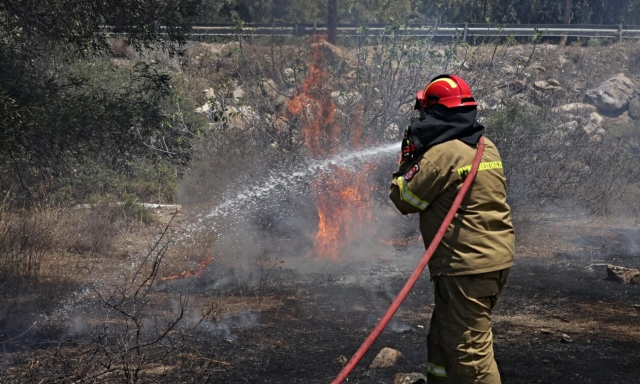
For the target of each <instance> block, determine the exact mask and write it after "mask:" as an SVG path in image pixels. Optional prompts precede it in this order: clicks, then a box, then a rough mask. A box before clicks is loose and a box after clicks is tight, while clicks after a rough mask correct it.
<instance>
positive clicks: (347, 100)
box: [331, 91, 364, 108]
mask: <svg viewBox="0 0 640 384" xmlns="http://www.w3.org/2000/svg"><path fill="white" fill-rule="evenodd" d="M331 100H333V102H334V103H335V104H336V106H338V107H339V108H344V107H347V106H352V107H354V106H356V105H358V104H360V103H362V101H363V100H364V98H363V97H362V95H361V94H360V93H358V92H341V91H335V92H331Z"/></svg>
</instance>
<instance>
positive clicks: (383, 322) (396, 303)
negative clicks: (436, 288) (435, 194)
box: [331, 136, 484, 384]
mask: <svg viewBox="0 0 640 384" xmlns="http://www.w3.org/2000/svg"><path fill="white" fill-rule="evenodd" d="M483 153H484V138H483V137H482V136H481V137H480V141H479V142H478V150H477V151H476V157H475V158H474V159H473V165H472V166H471V171H470V172H469V174H468V175H467V178H466V179H465V180H464V183H462V188H460V191H459V192H458V195H457V196H456V199H455V200H454V201H453V205H452V206H451V209H450V210H449V213H447V216H446V217H445V218H444V221H443V222H442V225H440V228H439V229H438V232H437V233H436V235H435V237H434V238H433V240H432V241H431V244H429V248H427V251H426V252H425V253H424V255H423V256H422V260H420V263H419V264H418V266H417V267H416V269H415V270H414V271H413V273H412V274H411V276H410V277H409V280H407V282H406V283H405V284H404V287H402V290H401V291H400V293H398V296H397V297H396V298H395V299H394V300H393V303H391V305H390V306H389V309H387V312H385V313H384V316H382V318H381V319H380V321H379V322H378V324H377V325H376V327H375V328H373V331H371V333H370V334H369V336H368V337H367V338H366V339H365V340H364V342H363V343H362V345H361V346H360V348H358V350H357V351H356V353H354V354H353V356H352V357H351V359H349V361H348V362H347V364H346V365H345V366H344V368H342V371H340V373H339V374H338V376H336V378H335V379H334V380H333V381H332V382H331V384H341V383H342V382H343V381H344V380H345V379H346V378H347V376H349V373H351V371H352V370H353V368H355V366H356V364H358V362H359V361H360V359H362V357H363V356H364V354H365V353H367V351H368V350H369V348H370V347H371V345H372V344H373V342H374V341H376V339H377V338H378V336H380V334H381V333H382V331H383V330H384V328H385V327H386V326H387V324H388V323H389V321H390V320H391V318H392V317H393V315H394V314H395V313H396V311H397V310H398V308H399V307H400V304H402V302H403V301H404V299H405V298H406V297H407V295H408V294H409V292H410V291H411V289H412V288H413V286H414V285H415V283H416V281H418V278H419V277H420V275H421V274H422V271H424V268H425V267H426V266H427V263H429V260H430V259H431V256H433V252H434V251H435V250H436V248H438V245H440V242H441V241H442V238H443V237H444V234H445V232H447V228H449V224H451V221H452V220H453V217H454V216H455V214H456V212H457V211H458V208H460V204H462V200H463V199H464V197H465V196H466V195H467V191H468V190H469V187H471V183H473V180H474V179H475V177H476V173H478V167H479V166H480V162H481V161H482V154H483Z"/></svg>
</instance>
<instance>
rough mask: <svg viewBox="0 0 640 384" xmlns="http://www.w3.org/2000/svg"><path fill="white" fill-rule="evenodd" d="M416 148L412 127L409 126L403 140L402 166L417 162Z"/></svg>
mask: <svg viewBox="0 0 640 384" xmlns="http://www.w3.org/2000/svg"><path fill="white" fill-rule="evenodd" d="M415 151H416V147H415V145H414V144H413V140H412V138H411V126H407V128H406V129H405V130H404V138H403V139H402V147H401V151H400V164H403V163H407V164H408V163H411V162H412V161H413V160H415Z"/></svg>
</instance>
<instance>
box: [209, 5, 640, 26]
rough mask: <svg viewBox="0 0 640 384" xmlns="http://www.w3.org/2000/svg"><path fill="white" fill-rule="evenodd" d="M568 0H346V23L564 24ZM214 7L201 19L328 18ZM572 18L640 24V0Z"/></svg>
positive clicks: (581, 11) (275, 9)
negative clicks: (566, 1) (565, 7)
mask: <svg viewBox="0 0 640 384" xmlns="http://www.w3.org/2000/svg"><path fill="white" fill-rule="evenodd" d="M564 5H565V2H564V1H559V0H523V1H510V0H495V1H489V0H472V1H463V0H341V1H338V7H339V8H340V21H341V22H343V23H358V24H359V23H375V22H384V23H386V22H389V21H392V22H401V23H424V22H434V21H437V22H443V23H464V22H469V23H487V22H489V23H516V24H527V23H531V24H538V23H546V24H562V23H564V14H563V12H564ZM205 6H206V7H207V8H208V9H209V12H208V13H206V14H204V15H203V16H202V21H210V22H213V21H216V22H220V21H232V20H235V19H241V20H243V21H246V22H262V23H264V22H273V21H283V22H290V23H314V22H317V23H325V22H326V17H327V9H326V8H327V1H326V0H268V1H260V2H256V1H248V0H225V1H214V0H205ZM571 8H572V17H571V20H572V23H576V24H618V23H625V24H632V25H635V24H640V1H638V0H613V1H602V0H584V1H573V2H572V7H571Z"/></svg>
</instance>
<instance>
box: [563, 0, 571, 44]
mask: <svg viewBox="0 0 640 384" xmlns="http://www.w3.org/2000/svg"><path fill="white" fill-rule="evenodd" d="M572 8H573V7H572V1H571V0H564V20H563V21H564V23H565V24H571V9H572ZM566 44H567V36H563V37H562V40H561V41H560V45H566Z"/></svg>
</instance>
